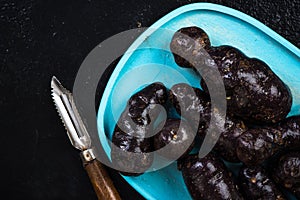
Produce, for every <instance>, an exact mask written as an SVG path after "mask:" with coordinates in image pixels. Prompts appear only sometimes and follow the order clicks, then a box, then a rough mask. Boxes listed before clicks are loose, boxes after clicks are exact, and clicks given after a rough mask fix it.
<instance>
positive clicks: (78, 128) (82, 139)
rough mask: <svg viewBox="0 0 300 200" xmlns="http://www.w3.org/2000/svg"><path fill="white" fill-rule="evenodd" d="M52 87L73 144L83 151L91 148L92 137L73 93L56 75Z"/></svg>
mask: <svg viewBox="0 0 300 200" xmlns="http://www.w3.org/2000/svg"><path fill="white" fill-rule="evenodd" d="M51 88H52V90H51V95H52V98H53V101H54V104H55V106H56V109H57V111H58V113H59V115H60V117H61V119H62V122H63V124H64V126H65V128H66V130H67V134H68V136H69V139H70V141H71V143H72V145H73V146H74V147H75V148H77V149H79V150H82V151H84V150H86V149H89V148H90V147H91V139H90V136H89V134H88V132H87V130H86V127H85V125H84V123H83V122H82V120H81V117H80V115H79V113H78V110H77V108H76V106H75V103H74V99H73V95H72V93H71V92H70V91H68V90H67V89H66V88H64V87H63V86H62V84H61V83H60V82H59V80H58V79H57V78H56V77H55V76H53V77H52V80H51Z"/></svg>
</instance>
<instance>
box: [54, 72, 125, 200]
mask: <svg viewBox="0 0 300 200" xmlns="http://www.w3.org/2000/svg"><path fill="white" fill-rule="evenodd" d="M51 88H52V90H51V95H52V98H53V101H54V104H55V106H56V109H57V111H58V114H59V115H60V117H61V120H62V122H63V124H64V126H65V128H66V130H67V134H68V136H69V139H70V141H71V144H72V145H73V146H74V147H75V148H76V149H78V150H80V151H81V152H80V156H81V159H82V163H83V166H84V168H85V170H86V172H87V174H88V176H89V178H90V181H91V183H92V185H93V188H94V190H95V193H96V195H97V197H98V199H101V200H121V198H120V196H119V194H118V192H117V190H116V188H115V187H114V185H113V182H112V180H111V179H110V177H109V175H108V173H107V171H106V169H105V166H104V165H102V164H101V163H100V162H99V161H98V160H97V159H96V157H95V154H94V152H93V149H92V148H91V138H90V136H89V133H88V132H87V129H86V127H85V125H84V123H83V122H82V119H81V117H80V115H79V113H78V111H77V108H76V105H75V103H74V99H73V95H72V93H71V92H70V91H68V90H67V89H66V88H64V87H63V86H62V84H61V83H60V82H59V81H58V79H57V78H56V77H55V76H53V77H52V80H51Z"/></svg>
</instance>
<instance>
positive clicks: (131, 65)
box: [97, 3, 300, 200]
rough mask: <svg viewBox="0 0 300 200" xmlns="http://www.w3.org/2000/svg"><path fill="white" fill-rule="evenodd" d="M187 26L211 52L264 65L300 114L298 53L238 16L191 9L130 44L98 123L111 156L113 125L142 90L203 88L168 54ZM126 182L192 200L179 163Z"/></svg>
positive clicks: (207, 7)
mask: <svg viewBox="0 0 300 200" xmlns="http://www.w3.org/2000/svg"><path fill="white" fill-rule="evenodd" d="M187 26H198V27H200V28H202V29H203V30H205V31H206V32H207V34H208V36H209V38H210V41H211V43H212V45H213V46H218V45H231V46H234V47H237V48H238V49H240V50H241V51H242V52H244V53H245V54H246V55H247V56H249V57H256V58H259V59H261V60H263V61H264V62H266V63H267V64H268V65H269V66H270V67H271V69H272V70H273V71H274V72H275V73H276V74H277V75H278V76H279V77H280V78H281V79H282V80H283V81H284V82H285V83H286V84H287V85H288V86H289V88H290V89H291V92H292V95H293V105H292V109H291V112H290V114H289V116H291V115H297V114H300V78H299V77H300V51H299V49H298V48H296V47H295V46H293V45H292V44H291V43H289V42H288V41H287V40H285V39H284V38H282V37H281V36H280V35H278V34H277V33H275V32H274V31H272V30H271V29H269V28H268V27H266V26H265V25H263V24H262V23H260V22H259V21H257V20H255V19H254V18H252V17H250V16H248V15H245V14H243V13H241V12H239V11H236V10H233V9H231V8H228V7H224V6H221V5H216V4H210V3H194V4H189V5H186V6H183V7H180V8H178V9H176V10H174V11H173V12H171V13H169V14H167V15H166V16H164V17H163V18H161V19H160V20H158V21H157V22H156V23H154V24H153V25H152V26H151V27H150V28H148V29H147V30H146V31H145V32H144V33H143V34H142V35H141V36H140V37H139V38H138V39H137V40H136V41H135V42H134V43H133V44H132V46H131V47H130V48H129V49H128V51H127V53H126V54H125V55H124V56H123V57H122V59H121V60H120V61H119V63H118V65H117V66H116V68H115V70H114V72H113V73H112V75H111V77H110V79H109V81H108V84H107V87H106V89H105V91H104V93H103V97H102V99H101V103H100V107H99V111H98V118H97V120H98V121H97V123H98V132H99V137H100V141H101V144H102V146H103V147H104V150H105V152H106V153H107V155H108V156H109V155H110V146H109V144H108V142H107V137H106V136H108V137H111V135H112V133H113V129H114V126H115V123H116V120H115V119H118V117H119V116H120V114H121V112H122V111H123V109H124V108H125V106H126V102H127V100H128V99H129V97H130V96H131V95H132V94H133V93H134V92H136V91H137V90H138V89H139V88H141V87H142V86H145V85H147V84H150V83H152V82H156V81H160V82H163V83H164V84H165V85H166V86H167V87H168V88H170V87H171V86H172V85H174V84H176V83H179V82H186V83H189V84H190V85H192V86H194V87H200V85H199V77H198V76H197V75H196V74H195V73H194V72H193V71H192V70H190V69H183V68H180V67H178V66H177V64H176V63H175V62H174V58H173V56H172V54H171V53H170V51H169V44H170V41H171V38H172V36H173V34H174V32H175V31H177V30H178V29H180V28H182V27H187ZM145 47H146V48H145ZM136 49H139V50H138V51H137V50H136ZM104 133H105V134H104ZM230 167H234V165H231V166H230ZM124 179H125V180H126V181H127V182H128V183H129V184H130V185H131V186H132V187H133V188H135V189H136V190H137V191H138V192H139V193H141V194H142V195H143V196H144V197H145V198H146V199H163V200H166V199H191V197H190V195H189V193H188V191H187V188H186V186H185V184H184V182H183V179H182V176H181V173H180V171H178V170H177V168H176V163H173V164H171V165H169V166H167V167H165V168H163V169H160V170H158V171H154V172H149V173H145V174H143V175H141V176H138V177H126V176H124ZM292 198H293V197H291V199H292Z"/></svg>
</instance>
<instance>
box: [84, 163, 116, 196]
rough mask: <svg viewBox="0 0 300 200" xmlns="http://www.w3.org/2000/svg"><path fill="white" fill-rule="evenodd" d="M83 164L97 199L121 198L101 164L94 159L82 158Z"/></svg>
mask: <svg viewBox="0 0 300 200" xmlns="http://www.w3.org/2000/svg"><path fill="white" fill-rule="evenodd" d="M83 166H84V168H85V170H86V172H87V174H88V176H89V178H90V181H91V183H92V185H93V187H94V190H95V192H96V195H97V197H98V199H99V200H121V197H120V195H119V193H118V192H117V190H116V188H115V186H114V185H113V182H112V180H111V179H110V177H109V175H108V173H107V171H106V169H105V166H104V165H103V164H101V163H100V162H99V161H98V160H96V159H93V160H90V161H87V160H86V159H83Z"/></svg>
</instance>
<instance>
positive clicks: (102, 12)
mask: <svg viewBox="0 0 300 200" xmlns="http://www.w3.org/2000/svg"><path fill="white" fill-rule="evenodd" d="M191 2H196V1H186V0H177V1H175V0H172V1H171V0H169V1H166V0H164V1H161V0H152V1H145V0H138V1H136V0H127V1H118V0H106V1H104V0H78V1H74V0H44V1H39V0H28V1H24V0H23V1H22V0H19V1H18V0H12V1H10V0H4V1H3V0H1V1H0V69H1V71H0V88H1V98H0V113H1V114H0V115H1V118H0V123H1V124H0V125H1V134H0V142H1V143H0V144H1V148H2V151H1V153H0V163H1V173H2V174H1V182H2V184H1V185H2V186H1V187H0V188H1V191H2V192H1V195H5V194H7V195H9V196H8V197H9V199H21V198H22V199H96V196H95V194H94V191H93V188H92V186H91V184H90V182H89V179H88V177H87V175H86V173H85V171H84V169H83V168H82V165H81V161H80V158H79V155H78V151H76V150H75V149H74V148H73V147H72V146H71V144H70V142H69V139H68V137H67V135H66V132H65V130H64V128H63V126H62V123H61V121H60V119H59V118H58V116H57V113H56V111H55V109H54V106H53V103H52V100H51V98H50V79H51V77H52V76H53V75H56V76H57V77H58V78H59V79H60V80H61V81H62V82H63V84H64V85H65V86H66V87H67V88H72V86H73V82H74V79H75V75H76V73H77V70H78V68H79V66H80V64H81V62H82V61H83V59H84V58H85V56H86V55H87V54H88V53H89V51H90V50H92V49H93V48H94V47H95V46H96V45H97V44H99V43H100V42H101V41H103V40H105V39H106V38H108V37H110V36H112V35H114V34H116V33H119V32H121V31H124V30H128V29H130V28H136V27H137V26H138V24H139V23H140V24H141V25H142V26H144V27H147V26H150V25H152V24H153V23H154V22H155V21H157V20H158V19H159V18H161V17H162V16H164V15H165V14H167V13H169V12H170V11H172V10H173V9H175V8H178V7H179V6H181V5H185V4H188V3H191ZM208 2H214V3H219V4H223V5H226V6H229V7H232V8H235V9H238V10H240V11H242V12H245V13H247V14H249V15H251V16H253V17H254V18H256V19H258V20H260V21H261V22H263V23H264V24H266V25H267V26H269V27H270V28H272V29H273V30H275V31H276V32H278V33H279V34H280V35H282V36H283V37H285V38H286V39H287V40H289V41H290V42H291V43H293V44H294V45H296V46H297V47H300V39H299V36H300V35H299V33H300V18H299V17H300V11H299V10H300V2H299V0H285V1H268V0H253V1H250V0H231V1H230V0H228V1H225V0H213V1H208ZM101 85H102V86H103V85H105V83H104V82H103V83H101ZM110 174H111V176H112V178H113V180H114V183H115V185H116V187H117V188H118V190H119V192H120V193H121V196H122V198H123V199H124V200H126V199H130V200H133V199H142V197H141V196H140V195H139V194H138V193H137V192H135V191H134V190H133V189H132V188H131V187H130V186H129V185H128V184H127V183H126V182H125V181H124V180H123V179H122V178H121V177H120V176H119V175H118V174H116V173H115V172H113V171H110Z"/></svg>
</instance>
